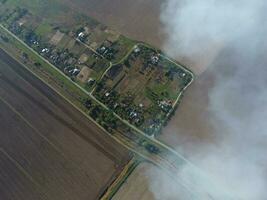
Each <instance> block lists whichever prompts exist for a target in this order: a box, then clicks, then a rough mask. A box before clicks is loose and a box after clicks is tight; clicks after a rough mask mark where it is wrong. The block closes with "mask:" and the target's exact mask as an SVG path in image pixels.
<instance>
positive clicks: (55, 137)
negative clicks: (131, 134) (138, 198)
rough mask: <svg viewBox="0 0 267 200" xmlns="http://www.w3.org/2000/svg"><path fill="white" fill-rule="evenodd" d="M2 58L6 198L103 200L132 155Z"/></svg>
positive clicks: (0, 192)
mask: <svg viewBox="0 0 267 200" xmlns="http://www.w3.org/2000/svg"><path fill="white" fill-rule="evenodd" d="M0 58H1V60H0V74H1V76H0V82H1V83H0V97H1V100H0V108H1V113H0V119H1V120H0V124H1V134H0V135H1V140H0V145H1V146H0V185H1V186H0V198H1V199H12V200H15V199H20V200H21V199H25V200H26V199H27V200H30V199H33V200H35V199H58V200H60V199H64V200H65V199H70V200H73V199H77V200H78V199H79V200H80V199H97V198H99V195H101V194H102V193H103V192H104V190H105V189H106V187H107V186H108V185H109V184H110V183H111V182H112V181H113V180H114V178H115V177H116V176H117V175H118V173H119V172H120V171H121V170H122V168H123V166H124V165H125V164H126V163H127V161H128V159H129V153H128V151H127V150H126V149H125V148H123V147H122V146H120V145H118V144H117V143H116V142H115V141H114V140H112V139H111V138H109V137H107V136H106V135H105V133H103V131H102V130H101V129H99V128H98V127H97V126H96V125H95V124H94V123H92V122H91V121H89V120H88V119H86V118H85V117H84V116H83V115H82V114H81V113H79V112H77V110H76V109H75V108H73V107H72V106H71V105H70V104H68V103H67V102H66V101H65V100H64V99H62V98H61V97H60V96H58V95H57V94H55V92H53V91H52V90H51V89H50V88H48V87H47V86H45V85H44V84H43V83H42V82H41V81H40V80H38V79H37V78H35V77H34V76H32V75H31V74H30V73H29V72H27V71H26V70H25V69H23V67H22V66H20V64H19V63H17V62H16V61H14V60H13V59H12V58H11V57H9V56H8V55H7V54H5V53H4V52H3V51H2V50H1V51H0Z"/></svg>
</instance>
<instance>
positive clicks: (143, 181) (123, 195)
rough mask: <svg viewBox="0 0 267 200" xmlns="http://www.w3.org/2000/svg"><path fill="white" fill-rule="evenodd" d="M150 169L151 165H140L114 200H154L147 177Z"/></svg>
mask: <svg viewBox="0 0 267 200" xmlns="http://www.w3.org/2000/svg"><path fill="white" fill-rule="evenodd" d="M150 167H151V164H149V163H142V164H140V165H139V166H138V167H137V168H136V169H135V171H134V172H133V173H132V174H131V176H130V177H129V178H128V179H127V180H126V181H125V183H124V184H123V186H122V187H121V188H120V190H119V191H118V192H117V193H116V195H115V196H114V197H113V198H112V200H124V199H127V200H136V199H139V200H154V199H155V198H154V195H153V193H152V192H150V190H149V180H148V177H147V171H148V170H149V168H150Z"/></svg>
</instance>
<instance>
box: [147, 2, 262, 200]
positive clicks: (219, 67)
mask: <svg viewBox="0 0 267 200" xmlns="http://www.w3.org/2000/svg"><path fill="white" fill-rule="evenodd" d="M266 5H267V2H266V1H265V0H253V1H252V0H167V1H166V3H164V5H163V6H162V13H161V19H162V22H163V24H164V25H165V27H164V29H165V32H166V34H167V36H168V37H167V41H166V43H165V46H164V48H165V51H166V52H167V53H168V54H170V55H171V56H173V57H176V58H183V59H185V60H190V61H192V62H191V63H193V64H192V66H191V67H192V69H193V70H194V71H195V72H196V73H197V74H201V73H209V72H211V73H213V74H214V77H215V78H214V79H215V83H214V86H213V87H212V88H211V89H210V90H209V94H208V95H209V105H208V110H209V111H210V113H211V115H212V116H214V117H213V118H212V120H210V123H211V124H212V125H213V126H214V127H215V133H214V134H215V135H216V142H215V143H212V144H211V143H207V144H206V145H205V148H203V146H199V148H196V149H197V152H191V154H192V155H193V156H192V157H191V158H190V159H191V160H192V162H193V163H194V164H195V165H197V166H198V167H199V168H200V169H202V170H203V173H204V174H205V176H206V177H208V179H209V181H206V180H207V179H205V178H204V179H198V177H197V176H198V175H196V176H194V175H195V174H196V173H197V172H196V171H195V169H194V167H192V166H191V165H190V164H188V165H185V166H183V167H182V168H181V173H180V174H179V179H180V180H181V183H182V182H187V181H189V182H190V181H191V182H194V183H196V184H193V185H192V186H191V185H190V189H192V191H196V193H195V194H196V196H194V197H185V196H184V195H188V191H186V190H184V191H181V189H179V188H180V186H179V185H173V184H172V185H170V184H169V181H168V180H167V179H166V177H165V176H163V175H162V176H160V175H159V176H157V177H155V176H150V180H151V183H152V184H151V190H152V191H153V192H154V194H155V198H156V199H159V200H162V199H164V200H169V199H170V200H172V199H183V200H187V199H191V198H193V199H197V200H199V199H201V200H202V199H203V200H204V199H209V198H210V199H222V200H227V199H242V200H266V199H267V190H266V188H267V123H266V120H267V90H266V88H267V56H266V53H267V51H266V50H267V42H266V36H267V26H266V19H267V17H266V16H267V14H265V13H266V12H265V11H266V8H267V6H266ZM189 63H190V62H189ZM198 66H200V68H197V67H198ZM205 70H207V71H206V72H204V71H205ZM189 90H190V88H189ZM189 92H190V91H189ZM184 100H186V99H184ZM195 103H197V101H196V102H195ZM178 114H179V113H177V115H178ZM192 126H194V124H192ZM178 131H179V128H178V129H177V130H173V132H174V134H175V132H178ZM186 134H187V133H186V132H185V133H184V135H186ZM196 145H197V144H196ZM192 174H193V177H192ZM210 183H212V185H211V184H210ZM204 190H205V191H206V192H207V193H209V194H211V196H210V197H209V198H207V196H206V197H200V196H197V194H198V191H200V192H201V191H204ZM159 191H160V192H159Z"/></svg>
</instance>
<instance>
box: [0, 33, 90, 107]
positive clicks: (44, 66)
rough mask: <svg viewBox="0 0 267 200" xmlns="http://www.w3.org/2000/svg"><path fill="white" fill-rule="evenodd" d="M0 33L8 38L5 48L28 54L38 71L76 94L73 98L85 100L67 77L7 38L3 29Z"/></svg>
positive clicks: (13, 40)
mask: <svg viewBox="0 0 267 200" xmlns="http://www.w3.org/2000/svg"><path fill="white" fill-rule="evenodd" d="M0 33H1V34H3V35H6V36H7V37H8V38H9V42H8V43H7V44H5V46H7V47H8V46H15V47H16V48H17V49H19V50H20V51H21V52H24V53H26V54H28V56H29V58H30V59H31V60H32V61H33V62H35V63H39V64H40V65H39V70H43V71H45V72H47V73H48V74H49V76H50V77H51V78H53V79H54V80H56V81H57V82H58V83H59V84H60V85H61V86H62V87H63V88H67V89H68V90H69V91H71V92H72V93H73V94H76V95H75V96H79V97H80V100H81V99H83V98H87V95H86V94H85V93H84V92H83V91H81V90H80V89H79V88H78V87H76V86H75V85H74V84H73V83H72V82H71V81H70V80H69V79H68V78H67V77H65V76H64V75H62V74H61V73H59V72H58V71H57V70H56V69H54V68H53V67H51V65H49V64H48V63H47V62H45V61H44V60H43V59H41V58H40V57H39V56H37V55H36V54H34V53H33V52H32V51H30V50H29V49H28V47H26V46H25V45H24V44H22V43H21V42H19V41H17V40H16V39H14V38H12V37H10V36H8V35H7V34H5V32H4V31H3V29H1V28H0ZM2 45H3V44H2ZM10 49H12V48H11V47H9V50H10ZM12 53H13V54H14V55H15V56H16V57H17V58H20V55H19V52H14V50H13V51H12ZM32 68H33V67H32ZM37 69H38V68H37V67H35V71H36V70H37ZM79 103H80V102H79Z"/></svg>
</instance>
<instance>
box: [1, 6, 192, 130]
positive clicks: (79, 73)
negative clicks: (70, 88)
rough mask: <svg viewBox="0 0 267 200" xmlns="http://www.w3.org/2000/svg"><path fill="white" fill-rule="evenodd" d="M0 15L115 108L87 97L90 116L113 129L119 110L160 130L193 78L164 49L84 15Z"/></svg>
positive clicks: (135, 121)
mask: <svg viewBox="0 0 267 200" xmlns="http://www.w3.org/2000/svg"><path fill="white" fill-rule="evenodd" d="M0 20H1V21H5V23H6V26H7V27H8V29H9V30H10V31H11V32H12V33H13V34H15V35H17V36H19V37H20V38H22V39H23V41H25V43H26V44H27V45H29V46H30V47H31V48H32V49H34V50H35V51H36V52H38V53H39V54H40V55H41V56H42V57H44V58H45V59H46V60H48V61H49V62H50V63H52V64H53V65H54V66H56V67H57V68H58V69H59V70H61V71H62V72H63V73H64V74H66V75H67V76H68V77H69V78H70V79H71V80H72V81H73V82H75V83H77V84H79V85H80V86H81V87H83V88H84V89H85V90H87V91H88V92H90V93H91V94H92V95H93V96H95V97H96V98H97V99H98V100H99V101H100V102H102V103H103V104H104V105H105V106H107V107H108V108H109V109H110V110H109V112H108V113H105V112H103V111H101V109H102V108H101V106H99V105H95V104H94V103H92V101H91V100H90V99H86V100H83V101H84V104H85V106H86V108H87V109H88V113H89V115H90V116H91V117H92V118H94V119H95V120H97V119H98V121H99V122H100V123H102V122H104V123H102V126H105V127H106V128H108V129H112V128H115V127H116V124H117V122H116V120H115V118H114V116H113V114H112V113H113V112H114V113H116V114H117V115H118V116H120V117H121V118H122V119H125V120H127V121H128V122H129V123H130V124H131V125H134V126H136V127H137V128H139V129H140V130H142V131H143V132H144V133H146V134H148V135H156V134H159V133H160V131H161V128H162V126H163V125H164V124H165V123H166V121H167V120H168V118H169V116H170V114H171V113H172V112H173V111H174V110H175V106H176V105H177V103H178V100H179V97H180V94H181V93H182V92H183V90H184V89H185V88H186V87H187V85H188V84H189V83H190V82H191V81H192V79H193V77H192V74H191V73H189V72H188V71H187V70H186V69H185V68H183V67H182V66H180V65H178V64H177V63H175V62H173V61H171V60H170V59H169V58H168V57H166V56H165V55H163V54H162V53H161V52H160V51H159V50H157V49H154V48H153V47H150V46H147V45H146V44H143V43H137V42H135V41H133V40H130V39H128V38H126V37H124V36H122V35H120V34H118V33H116V32H115V31H112V30H110V29H109V28H107V27H106V26H104V25H102V24H99V23H97V22H95V21H91V20H87V19H83V18H82V20H78V21H77V22H76V24H74V25H72V26H68V27H66V26H62V25H59V24H53V23H49V22H43V21H39V19H38V18H37V17H35V16H34V15H33V14H31V13H29V12H28V11H27V10H26V9H22V8H15V9H14V10H5V11H4V12H3V11H1V16H0ZM22 57H23V59H25V60H27V57H28V56H27V54H26V53H22ZM35 65H36V66H37V67H38V66H39V65H40V64H39V63H35ZM39 67H40V66H39ZM103 113H104V114H103ZM110 127H111V128H110Z"/></svg>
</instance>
